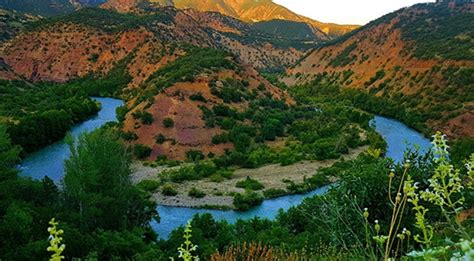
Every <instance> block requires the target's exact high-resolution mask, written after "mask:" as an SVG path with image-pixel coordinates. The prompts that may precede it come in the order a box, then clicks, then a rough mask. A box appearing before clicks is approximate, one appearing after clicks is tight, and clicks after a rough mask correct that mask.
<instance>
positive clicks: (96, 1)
mask: <svg viewBox="0 0 474 261" xmlns="http://www.w3.org/2000/svg"><path fill="white" fill-rule="evenodd" d="M70 1H71V2H72V3H73V4H74V5H75V6H78V7H84V6H99V5H101V4H103V3H105V2H106V1H107V0H70Z"/></svg>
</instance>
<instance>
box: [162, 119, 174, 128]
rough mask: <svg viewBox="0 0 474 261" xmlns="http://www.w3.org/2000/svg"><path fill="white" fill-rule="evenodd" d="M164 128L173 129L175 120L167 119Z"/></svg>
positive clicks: (164, 121)
mask: <svg viewBox="0 0 474 261" xmlns="http://www.w3.org/2000/svg"><path fill="white" fill-rule="evenodd" d="M163 126H165V128H173V127H174V121H173V119H171V118H165V119H164V120H163Z"/></svg>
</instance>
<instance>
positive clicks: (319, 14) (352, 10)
mask: <svg viewBox="0 0 474 261" xmlns="http://www.w3.org/2000/svg"><path fill="white" fill-rule="evenodd" d="M273 2H275V3H278V4H280V5H283V6H285V7H287V8H288V9H290V10H292V11H293V12H295V13H297V14H300V15H304V16H307V17H310V18H312V19H315V20H318V21H321V22H331V23H338V24H359V25H364V24H366V23H368V22H370V21H372V20H374V19H377V18H379V17H381V16H382V15H385V14H387V13H390V12H392V11H395V10H398V9H400V8H403V7H407V6H411V5H413V4H416V3H424V2H434V0H274V1H273Z"/></svg>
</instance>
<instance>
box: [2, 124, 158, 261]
mask: <svg viewBox="0 0 474 261" xmlns="http://www.w3.org/2000/svg"><path fill="white" fill-rule="evenodd" d="M18 155H19V147H18V146H13V145H11V144H10V142H9V139H8V135H7V132H6V131H5V128H4V127H1V126H0V220H1V221H0V231H1V234H2V237H0V258H1V259H5V260H31V258H32V256H34V257H35V259H41V260H46V259H48V258H49V256H48V255H49V253H48V252H47V251H46V248H47V247H48V245H49V242H48V240H47V238H48V236H49V233H48V231H47V230H46V228H48V227H49V224H48V222H49V221H50V220H51V219H52V217H56V219H57V220H58V221H59V224H58V225H57V228H58V229H62V230H64V234H63V235H62V237H63V239H64V241H63V242H64V243H65V244H66V245H67V247H66V248H65V249H64V252H62V255H63V256H65V257H66V258H67V259H73V258H81V259H86V258H88V257H91V256H96V257H97V258H99V259H104V258H105V259H107V258H116V259H132V258H139V256H141V257H145V256H148V255H150V254H151V253H156V251H155V250H153V244H151V243H150V241H148V240H146V239H145V238H150V239H153V238H154V237H155V236H154V232H153V231H152V230H151V227H150V221H151V220H152V219H154V218H157V217H158V216H157V213H156V204H155V203H153V202H150V201H149V200H148V198H147V195H146V194H144V193H142V191H141V190H139V189H137V188H136V187H134V186H132V184H131V182H130V168H129V166H130V157H129V154H128V153H127V152H126V149H125V148H124V147H123V146H122V145H121V144H120V143H119V142H118V141H117V137H116V135H115V134H113V133H111V132H110V131H107V130H99V131H96V132H93V133H91V134H86V135H83V136H81V137H80V138H79V140H78V142H77V143H76V144H75V145H72V144H71V157H70V158H69V159H68V160H67V161H66V176H65V178H64V185H63V186H62V189H61V190H60V189H59V188H58V187H57V186H56V185H55V184H54V183H53V181H51V179H49V178H47V177H46V178H44V179H43V180H41V181H33V180H31V179H27V178H22V177H19V176H18V174H17V171H16V169H15V165H16V163H17V162H18V160H19V158H18ZM154 256H156V255H154ZM145 259H146V258H145Z"/></svg>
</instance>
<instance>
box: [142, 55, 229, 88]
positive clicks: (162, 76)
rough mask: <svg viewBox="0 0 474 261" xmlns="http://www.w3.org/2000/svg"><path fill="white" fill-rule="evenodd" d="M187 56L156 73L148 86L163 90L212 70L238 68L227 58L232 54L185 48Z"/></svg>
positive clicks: (149, 80)
mask: <svg viewBox="0 0 474 261" xmlns="http://www.w3.org/2000/svg"><path fill="white" fill-rule="evenodd" d="M185 49H187V50H186V53H187V54H186V55H185V56H182V57H180V58H178V59H177V60H176V61H175V62H173V63H169V64H167V65H166V66H164V67H163V68H161V69H159V70H158V71H156V72H155V73H154V74H153V75H152V76H150V78H148V80H147V83H146V85H151V86H154V87H155V90H158V91H159V90H163V89H165V88H167V87H170V86H172V85H173V84H175V83H177V82H188V81H192V80H194V78H195V77H196V76H197V75H199V74H200V73H202V72H204V71H206V70H210V71H216V70H221V69H236V68H237V66H236V64H234V62H232V61H231V60H229V59H227V57H229V56H232V54H230V53H228V52H225V51H220V50H216V49H210V48H195V47H188V48H185Z"/></svg>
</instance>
